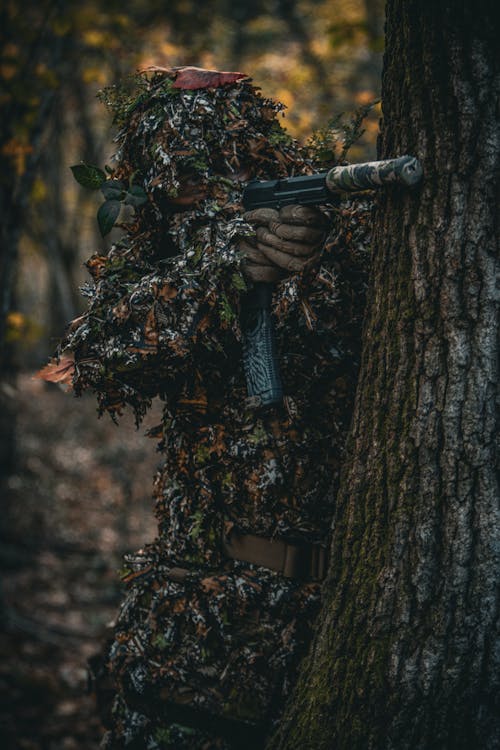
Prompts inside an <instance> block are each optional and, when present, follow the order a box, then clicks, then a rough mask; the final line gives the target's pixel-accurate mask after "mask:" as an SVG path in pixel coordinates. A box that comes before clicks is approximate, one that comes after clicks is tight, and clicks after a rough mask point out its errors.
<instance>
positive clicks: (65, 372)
mask: <svg viewBox="0 0 500 750" xmlns="http://www.w3.org/2000/svg"><path fill="white" fill-rule="evenodd" d="M74 372H75V361H74V359H73V357H72V356H66V357H61V359H60V360H59V361H57V360H51V361H50V362H49V364H48V365H45V367H42V369H41V370H38V372H37V373H36V374H35V378H40V379H41V380H46V381H47V382H48V383H63V384H65V385H70V386H71V385H72V381H73V374H74Z"/></svg>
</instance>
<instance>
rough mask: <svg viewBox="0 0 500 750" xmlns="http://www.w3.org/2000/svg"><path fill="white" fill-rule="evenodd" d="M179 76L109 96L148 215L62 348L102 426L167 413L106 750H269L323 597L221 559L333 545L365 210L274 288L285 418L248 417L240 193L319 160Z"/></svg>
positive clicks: (99, 259) (109, 259)
mask: <svg viewBox="0 0 500 750" xmlns="http://www.w3.org/2000/svg"><path fill="white" fill-rule="evenodd" d="M174 80H175V74H168V73H158V72H157V73H155V74H153V75H142V76H139V77H137V78H136V79H134V80H133V81H132V85H130V86H128V88H127V87H123V88H122V89H113V90H108V91H106V92H105V93H104V98H105V99H106V101H107V103H108V105H109V106H110V107H111V108H112V110H113V111H114V113H115V121H116V122H117V124H118V125H119V127H120V131H119V134H118V135H117V138H116V142H117V144H118V150H117V153H116V157H115V168H114V172H113V174H112V175H111V177H112V178H113V179H119V180H122V181H125V182H126V181H128V180H133V182H134V184H138V185H140V186H141V187H142V188H143V189H144V190H145V191H146V193H147V196H148V202H147V203H146V204H144V205H143V206H140V207H138V208H137V209H136V211H135V215H134V216H133V218H131V219H130V220H129V221H128V222H125V223H124V224H123V229H124V234H123V237H122V239H121V240H119V241H118V242H116V243H115V244H114V245H113V246H112V248H111V250H110V252H109V253H108V254H107V255H105V256H103V255H96V256H93V257H92V258H91V259H90V260H89V262H88V267H89V271H90V273H91V275H92V278H93V284H91V285H88V286H87V287H86V289H85V290H84V291H85V294H87V296H88V297H89V308H88V311H87V312H86V313H85V314H84V315H83V316H82V317H81V318H79V319H78V320H77V321H74V322H73V323H72V324H71V325H70V327H69V330H68V333H67V335H66V338H65V339H64V341H63V343H62V345H61V353H62V354H65V353H66V352H67V351H70V352H72V353H73V355H74V359H75V373H74V389H75V391H76V392H77V393H81V392H82V391H83V390H86V389H91V390H93V391H95V393H96V394H97V398H98V400H99V406H100V409H101V411H102V412H104V411H107V412H109V413H110V414H111V415H112V416H113V417H114V418H117V416H119V414H120V412H121V410H122V409H123V408H124V406H127V405H129V406H131V407H132V408H133V409H134V410H135V413H136V416H137V420H138V421H140V419H141V417H142V416H143V415H144V413H145V412H146V410H147V409H148V407H149V406H150V404H151V400H152V399H153V398H154V397H157V396H158V397H160V398H161V399H162V400H163V402H164V412H163V420H162V423H161V424H160V425H158V427H157V428H156V429H155V430H153V431H152V432H153V435H154V436H155V437H158V439H159V450H160V452H161V454H162V455H163V458H164V461H163V464H162V466H161V468H160V469H159V471H158V474H157V477H156V481H155V489H154V494H155V499H156V515H157V519H158V529H159V532H158V537H157V539H156V540H154V541H153V542H152V543H151V544H149V545H147V546H146V547H145V548H144V549H143V550H140V551H139V552H138V553H136V554H135V555H131V556H130V557H129V560H128V564H129V570H128V572H127V574H126V578H125V580H126V584H127V586H128V590H127V593H126V595H125V599H124V602H123V606H122V608H121V612H120V615H119V617H118V620H117V623H116V627H115V631H114V636H113V638H112V640H111V642H110V644H109V646H108V648H107V651H106V654H105V657H104V670H105V672H106V674H107V675H108V676H111V678H112V681H113V684H114V689H115V692H116V697H115V701H114V706H113V710H112V713H111V715H110V718H108V721H109V723H110V731H109V732H108V734H107V736H106V739H105V747H109V748H121V747H125V746H126V747H127V748H132V747H137V748H146V747H147V748H151V749H156V748H174V747H175V748H200V750H201V748H204V749H205V750H208V749H209V748H225V749H229V748H233V747H235V748H236V747H238V748H240V747H244V746H245V744H244V743H245V742H246V741H248V742H249V743H250V746H253V747H258V746H261V744H262V741H261V740H257V739H256V737H257V736H259V737H261V738H262V736H263V735H264V734H265V733H266V732H268V731H269V730H270V728H271V727H272V725H273V722H275V720H276V719H277V717H278V716H279V712H280V709H281V708H282V705H283V701H284V698H285V697H286V695H287V694H288V692H289V690H290V687H291V685H292V684H293V680H294V677H295V672H296V669H297V665H298V662H299V660H300V658H301V656H302V655H303V654H304V651H305V648H306V647H307V643H308V640H309V639H310V634H311V628H312V624H313V622H314V617H315V615H316V613H317V609H318V604H319V593H320V584H319V583H314V582H307V581H297V580H291V579H289V578H285V577H284V576H283V575H281V574H280V573H277V572H274V571H272V570H269V569H267V568H264V567H259V566H257V565H252V564H250V563H243V562H237V561H233V560H229V559H227V557H226V556H225V554H224V551H223V549H222V544H221V542H222V539H223V537H224V535H227V534H230V533H232V532H233V531H235V530H236V531H238V532H240V533H243V534H254V535H259V536H262V537H266V538H268V539H271V538H274V539H284V540H287V541H295V542H305V541H307V542H315V543H323V544H325V545H327V543H328V534H329V527H330V519H331V517H332V513H333V506H332V502H333V500H332V499H333V498H334V495H335V487H336V483H337V481H338V475H339V468H340V464H341V461H342V452H343V444H344V439H345V435H346V430H347V428H348V425H349V419H350V414H351V408H352V399H353V392H354V385H355V381H356V373H357V368H358V364H359V340H360V325H361V318H362V312H363V306H364V293H365V284H366V268H367V263H368V256H369V251H368V244H369V231H370V210H371V209H370V205H369V204H368V203H367V202H366V201H364V202H362V203H360V202H358V203H356V204H355V203H353V202H351V201H350V202H346V203H344V204H341V205H340V206H339V207H337V208H335V209H332V211H331V219H332V230H331V233H330V236H329V239H328V241H327V243H326V246H325V250H324V253H323V258H322V262H321V265H320V266H319V267H318V268H317V269H315V270H314V271H309V272H308V273H307V274H306V275H303V276H301V275H295V276H292V277H289V279H288V280H286V281H284V282H282V283H281V284H280V285H279V287H278V288H277V289H276V294H275V305H274V312H275V315H276V323H277V335H278V348H279V353H280V363H281V370H282V375H283V379H284V386H285V393H286V394H287V396H286V399H285V405H284V407H283V409H279V410H278V409H277V410H274V411H272V412H269V413H264V414H261V413H258V412H256V411H255V410H253V409H252V408H250V406H249V404H248V401H247V398H246V388H245V379H244V373H243V365H242V344H241V333H240V328H239V310H240V301H241V296H242V294H244V293H245V289H246V287H247V285H246V282H245V280H244V277H243V275H242V266H241V263H242V258H241V257H240V253H239V251H238V238H239V237H241V236H245V235H251V234H252V228H251V227H250V226H249V225H248V224H247V223H246V222H245V221H244V220H243V219H242V208H241V195H242V188H243V185H244V183H245V181H247V180H248V179H251V178H254V177H257V178H262V179H272V178H275V177H283V176H292V175H294V174H304V173H309V172H311V171H313V169H314V160H313V158H312V155H311V153H310V152H309V151H307V150H306V149H302V148H300V147H299V145H298V144H297V143H295V142H294V141H293V140H292V139H290V138H289V137H288V135H287V134H286V133H285V131H283V129H282V128H281V125H280V123H279V119H278V115H279V112H280V109H281V107H280V105H277V104H274V103H273V102H271V101H269V100H267V99H265V98H263V97H262V96H261V95H260V93H259V91H258V90H257V89H256V88H254V87H253V86H252V85H251V82H250V81H249V80H248V79H245V80H240V81H238V82H236V83H231V84H230V85H225V86H221V87H219V88H213V89H194V90H182V89H176V88H174V87H173V85H172V84H173V81H174ZM186 184H190V185H193V184H195V185H197V186H198V187H200V189H201V190H202V191H203V197H202V198H201V200H199V201H198V203H196V205H195V206H189V205H183V204H182V202H179V198H182V194H183V188H184V186H185V185H186ZM178 568H181V569H183V570H187V571H188V573H187V575H184V576H183V577H181V578H179V577H178V576H176V575H175V571H174V572H173V569H178ZM252 733H254V734H252ZM255 733H257V734H255ZM259 733H260V734H259ZM245 738H247V739H246V740H245ZM249 738H250V739H249Z"/></svg>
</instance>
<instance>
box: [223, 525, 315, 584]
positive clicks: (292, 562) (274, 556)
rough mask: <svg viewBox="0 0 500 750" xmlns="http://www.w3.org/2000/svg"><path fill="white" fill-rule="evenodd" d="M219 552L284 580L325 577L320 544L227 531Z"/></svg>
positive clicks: (312, 579)
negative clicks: (263, 569) (280, 575)
mask: <svg viewBox="0 0 500 750" xmlns="http://www.w3.org/2000/svg"><path fill="white" fill-rule="evenodd" d="M223 549H224V552H225V553H226V555H227V556H228V557H231V558H232V559H233V560H242V561H244V562H249V563H253V564H254V565H261V566H262V567H263V568H270V569H271V570H276V571H278V572H279V573H282V575H284V576H286V577H287V578H299V579H307V580H310V581H321V580H322V579H323V578H324V577H325V575H326V569H327V562H328V561H327V557H328V553H327V550H326V549H325V547H323V546H322V545H321V544H311V543H309V544H291V543H290V542H283V541H281V540H279V539H275V540H273V539H265V538H264V537H261V536H254V535H253V534H238V533H237V532H235V531H231V532H230V533H229V535H228V536H226V537H225V538H224V540H223Z"/></svg>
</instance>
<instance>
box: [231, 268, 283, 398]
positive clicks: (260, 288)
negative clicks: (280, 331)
mask: <svg viewBox="0 0 500 750" xmlns="http://www.w3.org/2000/svg"><path fill="white" fill-rule="evenodd" d="M272 293H273V285H272V284H270V283H266V282H258V283H256V284H255V285H254V288H253V289H251V290H250V292H248V293H247V294H246V295H245V296H244V297H243V299H242V305H241V319H240V320H241V329H242V334H243V366H244V370H245V377H246V381H247V392H248V395H249V397H251V398H252V399H255V400H256V405H259V406H262V407H270V406H275V405H277V404H281V403H282V401H283V386H282V382H281V376H280V371H279V362H278V352H277V347H276V333H275V329H274V321H273V318H272V315H271V298H272Z"/></svg>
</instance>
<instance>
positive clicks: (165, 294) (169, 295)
mask: <svg viewBox="0 0 500 750" xmlns="http://www.w3.org/2000/svg"><path fill="white" fill-rule="evenodd" d="M178 294H179V290H178V289H176V288H175V286H172V284H164V285H163V286H162V287H161V289H160V290H159V291H158V297H159V298H160V299H164V300H167V299H174V297H177V295H178Z"/></svg>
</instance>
